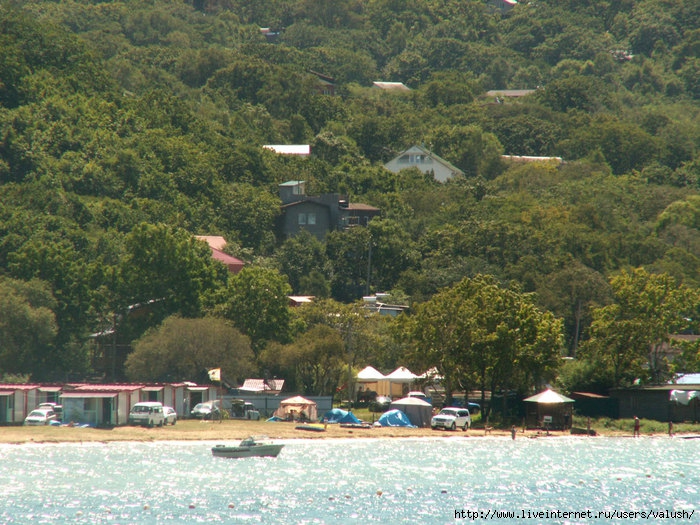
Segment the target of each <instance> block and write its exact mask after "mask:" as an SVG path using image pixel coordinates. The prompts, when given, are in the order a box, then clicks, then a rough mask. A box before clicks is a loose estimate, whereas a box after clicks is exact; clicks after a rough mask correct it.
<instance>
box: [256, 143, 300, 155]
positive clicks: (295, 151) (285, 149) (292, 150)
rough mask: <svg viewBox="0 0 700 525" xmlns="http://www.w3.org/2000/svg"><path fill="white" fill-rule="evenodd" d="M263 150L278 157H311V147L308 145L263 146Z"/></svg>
mask: <svg viewBox="0 0 700 525" xmlns="http://www.w3.org/2000/svg"><path fill="white" fill-rule="evenodd" d="M263 148H264V149H269V150H270V151H274V152H275V153H277V154H278V155H290V156H296V157H308V156H310V155H311V146H310V145H309V144H265V145H264V146H263Z"/></svg>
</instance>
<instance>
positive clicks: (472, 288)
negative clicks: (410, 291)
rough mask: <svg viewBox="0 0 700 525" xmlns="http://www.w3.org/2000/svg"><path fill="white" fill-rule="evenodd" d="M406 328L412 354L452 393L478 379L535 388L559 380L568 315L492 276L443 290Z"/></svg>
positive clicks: (496, 385) (489, 385)
mask: <svg viewBox="0 0 700 525" xmlns="http://www.w3.org/2000/svg"><path fill="white" fill-rule="evenodd" d="M400 327H401V328H402V329H403V331H404V333H405V337H407V339H408V341H409V342H410V344H411V348H412V350H411V353H410V356H411V359H412V361H413V362H414V363H416V364H418V365H419V366H421V367H422V368H423V369H428V368H432V367H435V368H436V369H437V372H438V373H439V374H440V375H442V376H443V377H444V378H445V389H446V394H447V395H448V397H449V396H451V394H452V392H453V391H454V390H457V389H467V390H468V389H471V388H473V387H475V386H476V387H480V388H481V390H482V392H483V391H485V390H487V389H488V390H490V391H491V392H498V391H500V390H505V391H509V390H520V391H528V390H529V389H531V388H533V387H536V386H539V385H540V384H542V383H543V382H544V381H547V380H550V379H552V378H553V377H554V375H555V373H556V369H557V367H558V365H559V361H560V358H561V346H562V342H563V338H562V326H561V321H560V320H558V319H555V318H554V316H553V315H552V314H551V313H549V312H543V311H541V310H539V309H538V308H537V307H536V306H535V305H534V302H533V298H532V296H531V295H528V294H522V293H519V292H517V291H515V290H510V289H505V288H501V287H500V286H499V285H498V283H497V282H496V280H495V279H494V278H493V277H490V276H481V275H479V276H476V277H474V278H473V279H469V278H467V279H464V280H462V281H461V282H460V283H459V284H457V285H456V286H454V287H452V288H449V289H446V290H443V291H441V292H439V293H437V294H436V295H435V296H434V297H433V298H432V299H431V300H429V301H427V302H425V303H423V304H420V305H418V306H417V307H416V311H415V314H414V315H413V316H411V317H410V318H407V319H406V320H404V321H403V322H402V323H401V324H400ZM482 397H483V394H482Z"/></svg>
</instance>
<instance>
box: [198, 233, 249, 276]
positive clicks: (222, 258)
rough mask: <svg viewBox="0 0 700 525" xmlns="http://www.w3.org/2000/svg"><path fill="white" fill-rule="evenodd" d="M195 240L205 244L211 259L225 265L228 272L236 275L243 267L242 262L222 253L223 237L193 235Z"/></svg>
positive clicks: (224, 242) (224, 243) (224, 244)
mask: <svg viewBox="0 0 700 525" xmlns="http://www.w3.org/2000/svg"><path fill="white" fill-rule="evenodd" d="M195 238H197V239H199V240H200V241H204V242H206V243H207V244H208V245H209V248H210V249H211V256H212V258H213V259H215V260H217V261H219V262H221V263H223V264H224V265H226V268H228V271H229V272H231V273H238V272H240V271H241V270H242V269H243V267H244V266H245V263H244V262H243V261H241V260H240V259H237V258H236V257H233V256H232V255H229V254H227V253H225V252H224V251H223V249H224V247H225V246H226V239H224V238H223V237H221V236H219V235H195Z"/></svg>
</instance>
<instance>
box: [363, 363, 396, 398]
mask: <svg viewBox="0 0 700 525" xmlns="http://www.w3.org/2000/svg"><path fill="white" fill-rule="evenodd" d="M355 379H356V380H357V391H358V392H356V394H357V393H359V392H363V391H364V392H367V391H372V392H376V393H377V394H378V395H380V396H388V395H389V385H388V383H387V382H386V376H385V375H384V374H382V373H381V372H380V371H379V370H377V369H376V368H374V367H372V366H367V367H365V368H363V369H362V370H360V371H359V372H358V373H357V377H356V378H355Z"/></svg>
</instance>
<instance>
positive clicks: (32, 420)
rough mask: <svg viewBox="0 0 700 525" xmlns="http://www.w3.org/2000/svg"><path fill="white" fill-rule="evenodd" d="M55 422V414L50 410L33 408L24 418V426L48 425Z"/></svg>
mask: <svg viewBox="0 0 700 525" xmlns="http://www.w3.org/2000/svg"><path fill="white" fill-rule="evenodd" d="M55 420H56V412H54V411H53V410H51V409H50V408H35V409H34V410H32V411H31V412H30V413H29V415H28V416H27V417H26V418H24V424H25V425H48V424H50V423H51V421H55Z"/></svg>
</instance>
